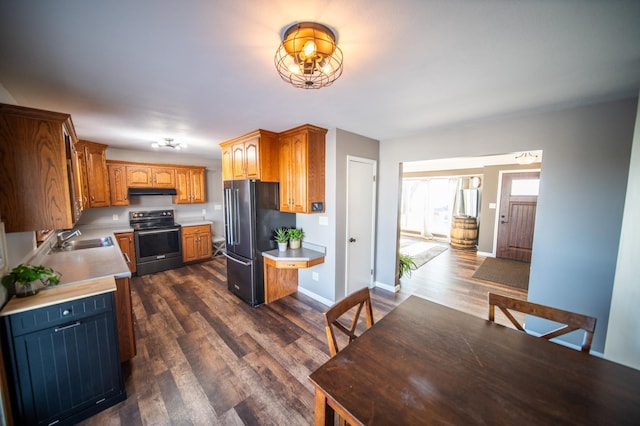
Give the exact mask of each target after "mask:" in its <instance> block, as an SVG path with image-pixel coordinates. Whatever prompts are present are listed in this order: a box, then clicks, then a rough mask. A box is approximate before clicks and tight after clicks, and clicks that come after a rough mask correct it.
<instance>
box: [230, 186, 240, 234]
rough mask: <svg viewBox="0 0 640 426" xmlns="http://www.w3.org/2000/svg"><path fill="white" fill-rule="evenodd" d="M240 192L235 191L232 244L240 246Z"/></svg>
mask: <svg viewBox="0 0 640 426" xmlns="http://www.w3.org/2000/svg"><path fill="white" fill-rule="evenodd" d="M239 193H240V191H239V190H238V189H234V190H233V196H232V198H233V221H232V223H233V233H232V235H231V238H232V242H231V244H238V243H239V241H238V224H239V223H240V217H239V215H240V205H239V204H238V198H239V197H238V195H239Z"/></svg>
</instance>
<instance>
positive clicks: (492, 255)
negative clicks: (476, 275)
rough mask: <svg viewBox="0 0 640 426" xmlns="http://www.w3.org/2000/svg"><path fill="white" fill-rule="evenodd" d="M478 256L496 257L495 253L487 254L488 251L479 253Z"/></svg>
mask: <svg viewBox="0 0 640 426" xmlns="http://www.w3.org/2000/svg"><path fill="white" fill-rule="evenodd" d="M476 254H477V255H478V256H484V257H496V256H495V255H494V254H493V253H487V252H486V251H479V252H476Z"/></svg>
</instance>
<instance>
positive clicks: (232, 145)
mask: <svg viewBox="0 0 640 426" xmlns="http://www.w3.org/2000/svg"><path fill="white" fill-rule="evenodd" d="M220 147H221V149H222V178H223V180H243V179H259V180H261V181H264V182H278V179H279V168H278V161H279V157H278V134H277V133H273V132H270V131H268V130H261V129H260V130H256V131H254V132H251V133H247V134H246V135H243V136H240V137H238V138H235V139H231V140H229V141H226V142H222V143H221V144H220Z"/></svg>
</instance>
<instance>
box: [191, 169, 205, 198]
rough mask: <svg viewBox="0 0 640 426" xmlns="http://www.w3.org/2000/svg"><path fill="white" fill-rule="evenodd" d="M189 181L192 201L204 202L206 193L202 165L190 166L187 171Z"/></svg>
mask: <svg viewBox="0 0 640 426" xmlns="http://www.w3.org/2000/svg"><path fill="white" fill-rule="evenodd" d="M189 182H190V183H191V195H192V197H193V198H191V202H192V203H206V202H207V193H206V191H205V183H204V167H202V168H192V169H190V173H189Z"/></svg>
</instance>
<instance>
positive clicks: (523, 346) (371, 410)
mask: <svg viewBox="0 0 640 426" xmlns="http://www.w3.org/2000/svg"><path fill="white" fill-rule="evenodd" d="M309 378H310V380H311V382H312V383H313V385H314V386H315V388H316V393H318V392H320V393H321V394H322V396H323V397H326V398H327V399H329V400H330V401H332V404H334V405H335V404H337V405H338V407H339V408H340V409H342V410H344V411H345V412H346V413H349V414H351V415H352V416H353V417H355V418H356V419H358V420H359V421H360V422H362V424H367V425H374V424H379V425H389V424H403V425H410V424H434V423H435V424H491V425H495V424H510V425H524V424H545V425H550V424H554V425H557V424H594V425H595V424H612V425H613V424H615V425H622V424H636V425H637V424H640V371H638V370H635V369H632V368H629V367H625V366H622V365H620V364H616V363H613V362H611V361H607V360H604V359H602V358H598V357H595V356H591V355H587V354H584V353H582V352H580V351H578V350H574V349H571V348H567V347H564V346H561V345H559V344H556V343H552V342H549V341H546V340H544V339H539V338H536V337H533V336H529V335H527V334H525V333H522V332H518V331H516V330H513V329H510V328H506V327H503V326H501V325H498V324H495V323H492V322H489V321H487V320H483V319H481V318H478V317H474V316H472V315H469V314H466V313H463V312H460V311H456V310H454V309H451V308H448V307H445V306H442V305H439V304H437V303H433V302H430V301H427V300H424V299H420V298H418V297H415V296H411V297H409V298H408V299H407V300H406V301H405V302H403V303H402V304H400V305H399V306H398V307H396V308H395V309H394V310H393V311H391V312H390V313H389V314H387V315H386V316H385V317H384V318H382V319H381V320H380V321H378V322H377V323H376V324H375V325H374V326H373V327H372V328H371V329H370V330H368V331H367V332H365V333H364V334H363V335H362V336H360V337H359V338H358V339H357V340H356V341H355V342H353V343H352V344H350V345H349V346H347V347H346V348H344V349H343V350H342V351H341V352H339V353H338V354H337V355H336V356H335V357H333V358H331V359H330V360H329V361H328V362H327V363H325V364H324V365H323V366H321V367H320V368H319V369H318V370H316V371H315V372H314V373H313V374H311V375H310V376H309ZM317 415H318V413H316V416H317Z"/></svg>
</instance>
